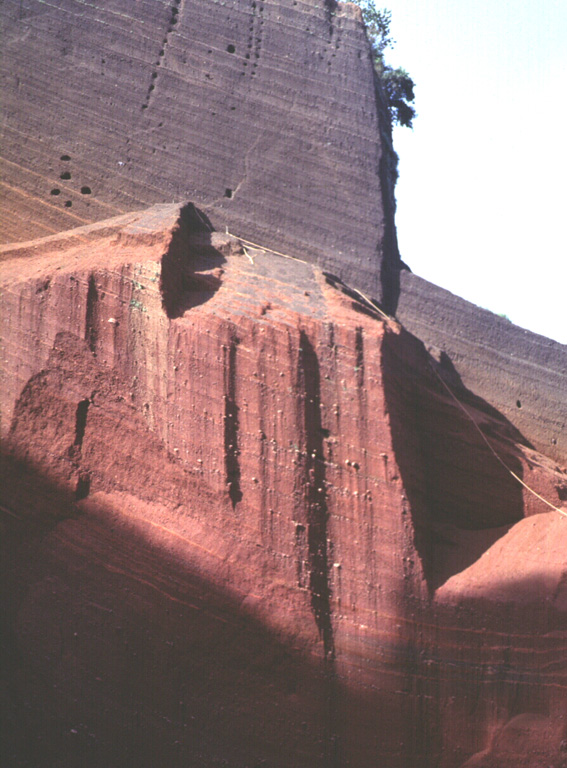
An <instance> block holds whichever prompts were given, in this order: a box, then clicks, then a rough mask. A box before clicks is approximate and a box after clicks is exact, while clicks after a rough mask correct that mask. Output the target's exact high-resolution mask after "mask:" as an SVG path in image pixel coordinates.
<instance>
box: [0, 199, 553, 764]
mask: <svg viewBox="0 0 567 768" xmlns="http://www.w3.org/2000/svg"><path fill="white" fill-rule="evenodd" d="M2 259H3V261H2V270H1V272H2V288H3V291H2V307H1V322H2V326H1V339H2V348H1V352H2V355H1V360H2V376H3V378H2V387H1V391H2V403H1V404H2V431H3V437H4V443H3V445H4V448H3V462H2V472H3V476H4V477H3V482H2V489H3V496H2V502H1V503H2V512H3V526H4V536H3V549H4V553H3V555H4V556H3V558H2V568H3V579H2V584H3V593H2V601H3V610H4V615H5V616H6V632H5V648H6V651H7V653H8V654H9V657H10V663H9V664H8V665H6V667H5V669H6V681H5V682H6V687H5V691H6V693H5V694H3V698H2V705H3V710H4V716H3V717H2V722H3V724H5V725H4V727H5V729H6V733H5V739H4V742H5V744H6V750H7V759H8V760H9V761H11V762H9V764H13V765H22V766H23V765H29V764H33V763H34V761H37V759H38V756H44V755H47V756H48V759H49V760H50V761H51V763H52V764H54V765H55V764H57V765H61V766H71V765H75V764H77V762H80V763H81V764H82V765H85V766H93V768H94V766H100V765H101V764H102V763H104V764H116V765H128V764H136V765H140V766H144V765H147V766H155V765H156V764H158V763H163V762H167V763H169V764H172V765H229V766H246V765H272V766H281V767H282V768H284V766H285V767H286V768H287V767H288V766H290V765H295V766H305V768H307V766H309V767H312V766H321V767H322V768H323V767H324V768H330V767H331V766H332V767H333V768H335V767H336V766H343V765H344V766H347V765H349V766H360V768H363V767H365V766H368V765H373V764H380V765H383V766H387V767H388V766H391V767H392V768H402V766H404V767H405V766H434V765H436V766H443V767H444V768H453V767H454V766H461V765H462V766H464V765H465V764H466V765H468V766H472V765H477V766H481V765H482V766H485V767H488V766H496V765H498V766H500V768H502V766H509V768H512V766H519V765H526V766H536V765H539V764H540V762H541V760H543V759H545V760H547V761H548V762H549V763H552V764H553V765H557V766H559V765H561V764H562V763H561V760H562V753H561V749H562V744H563V743H564V741H563V740H564V739H565V737H566V736H567V734H566V733H565V732H564V728H565V727H564V725H563V722H564V721H563V717H564V716H565V714H566V713H565V711H564V708H565V703H564V686H565V668H564V644H565V632H564V620H565V610H566V603H565V595H564V583H565V578H566V577H565V563H564V560H563V559H562V557H561V551H562V550H561V547H564V545H565V543H567V542H566V537H567V533H566V532H565V526H564V525H563V523H565V522H566V521H565V520H564V518H562V517H561V515H560V514H559V513H557V512H548V511H547V509H548V508H547V507H546V506H545V505H544V504H543V503H542V502H540V501H539V500H538V499H537V498H535V497H534V496H532V495H531V494H530V493H529V492H528V491H527V490H526V489H525V488H524V487H522V486H521V485H519V484H518V483H517V481H516V480H515V479H514V478H513V477H512V476H511V475H510V473H509V471H508V470H506V469H505V468H504V466H503V465H502V464H501V463H500V462H499V461H498V459H497V458H496V457H495V455H494V454H493V453H492V452H491V450H490V449H489V447H488V446H487V444H486V443H485V442H484V441H483V439H482V438H481V436H480V434H479V432H478V430H477V429H476V427H475V425H474V423H473V420H474V422H475V423H476V424H478V425H479V426H480V427H481V429H482V431H483V433H484V434H486V435H487V436H488V438H489V441H490V445H491V446H492V448H493V450H494V451H496V453H497V454H498V456H500V457H501V458H502V459H503V461H504V462H505V464H506V465H507V466H508V467H509V468H510V469H511V470H513V471H514V473H515V474H516V475H518V476H519V477H521V478H523V479H524V481H525V482H526V483H527V484H528V485H530V486H531V487H532V488H533V489H534V490H535V491H537V492H538V493H539V494H541V495H542V496H544V497H546V498H547V499H549V500H550V501H551V502H552V503H554V504H556V505H557V506H560V505H561V504H562V502H563V501H564V500H565V495H566V493H567V473H566V471H565V469H563V468H562V467H561V466H558V465H556V464H555V463H554V462H552V461H551V460H550V459H547V458H546V457H545V456H543V455H542V454H539V453H537V452H536V451H535V450H533V449H532V448H530V447H528V445H527V444H526V440H525V439H524V438H523V436H522V435H521V434H520V433H519V432H518V430H517V429H516V428H515V427H514V426H513V425H512V424H511V423H510V422H509V421H508V420H507V419H506V418H505V417H504V416H502V414H500V413H498V412H497V411H496V410H495V409H494V408H493V407H491V406H490V405H488V404H487V403H486V402H485V401H483V400H481V399H480V398H479V397H478V395H476V394H474V393H472V392H471V391H469V390H467V389H465V387H464V386H463V384H462V382H461V381H460V380H459V377H458V375H457V374H456V372H455V370H454V369H453V368H452V367H451V366H450V365H449V364H448V363H447V361H446V360H440V361H439V360H435V359H434V358H432V357H431V356H430V355H429V354H428V352H427V351H426V349H425V348H424V346H423V344H422V343H421V342H420V341H419V340H418V339H416V338H415V337H413V336H411V335H410V334H409V333H408V332H407V331H405V330H404V329H403V328H401V327H400V326H399V325H398V324H397V323H395V322H394V321H387V322H386V321H384V320H383V318H382V317H381V316H380V315H379V314H378V313H377V312H376V311H375V310H374V309H373V308H372V306H371V305H368V304H366V303H365V302H363V301H361V300H357V299H353V298H351V297H350V296H349V295H348V292H347V293H345V292H344V291H343V292H341V291H339V290H337V289H336V288H335V287H333V285H331V283H330V282H329V281H328V280H326V279H325V277H324V276H323V274H322V273H321V272H319V271H318V270H317V269H316V268H315V267H313V266H312V265H310V264H308V263H306V262H303V261H301V260H298V259H290V258H285V257H283V256H281V255H277V254H275V253H274V252H271V251H268V250H264V249H262V248H259V247H258V248H255V247H254V248H253V247H251V246H249V245H246V244H245V243H243V242H242V241H239V240H237V239H236V238H234V237H232V236H230V235H228V234H221V233H215V232H211V231H210V229H209V227H208V226H207V225H206V222H205V219H204V216H203V214H202V212H200V211H198V210H197V209H195V208H193V207H192V206H185V207H184V208H181V209H180V208H179V207H178V206H158V207H156V208H153V209H151V210H150V211H148V212H146V213H144V214H128V215H127V216H124V217H120V218H119V219H115V220H111V221H108V222H104V223H101V224H97V225H92V226H90V227H86V228H81V229H78V230H74V231H72V232H70V233H69V234H67V235H64V236H54V237H51V238H47V239H45V240H42V241H35V242H33V243H27V244H24V245H21V246H17V247H12V248H4V249H3V252H2ZM447 387H448V389H447ZM451 393H454V396H455V397H456V398H457V399H454V397H453V394H451ZM457 401H458V402H457ZM459 403H460V404H461V405H459ZM463 408H465V409H466V413H465V411H464V410H463ZM467 414H468V415H467ZM534 543H535V545H536V547H539V549H538V550H537V556H535V555H534V552H533V545H534ZM550 544H552V546H549V545H550ZM520 586H521V589H520ZM520 744H521V745H523V746H522V747H521V750H520V747H519V745H520ZM521 761H523V762H521ZM538 761H540V762H538Z"/></svg>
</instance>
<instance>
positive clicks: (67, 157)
mask: <svg viewBox="0 0 567 768" xmlns="http://www.w3.org/2000/svg"><path fill="white" fill-rule="evenodd" d="M103 64H104V61H103ZM59 159H60V160H62V161H63V162H64V163H68V162H69V160H70V159H71V158H70V156H69V155H61V157H60V158H59Z"/></svg>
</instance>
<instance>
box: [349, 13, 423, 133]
mask: <svg viewBox="0 0 567 768" xmlns="http://www.w3.org/2000/svg"><path fill="white" fill-rule="evenodd" d="M351 2H353V3H354V4H355V5H358V6H359V8H360V9H361V10H362V18H363V19H364V24H365V26H366V33H367V35H368V39H369V40H370V45H371V46H372V52H373V54H374V68H375V70H376V73H377V75H378V77H379V78H380V80H381V82H382V87H383V89H384V92H385V94H386V98H387V99H388V107H389V110H390V118H391V120H392V125H404V126H407V127H408V128H413V119H414V117H415V116H416V111H415V109H414V107H413V106H412V105H413V102H414V100H415V94H414V92H413V89H414V87H415V83H414V82H413V80H412V79H411V77H410V76H409V74H408V73H407V72H406V70H405V69H402V68H401V67H398V68H397V69H394V68H393V67H391V66H390V65H389V64H386V61H385V59H384V51H385V50H386V49H387V48H391V47H392V46H393V45H394V42H395V41H394V40H393V38H392V35H391V32H390V24H391V21H392V13H391V11H388V10H387V9H386V8H382V9H378V8H376V6H375V5H374V3H373V2H372V0H351Z"/></svg>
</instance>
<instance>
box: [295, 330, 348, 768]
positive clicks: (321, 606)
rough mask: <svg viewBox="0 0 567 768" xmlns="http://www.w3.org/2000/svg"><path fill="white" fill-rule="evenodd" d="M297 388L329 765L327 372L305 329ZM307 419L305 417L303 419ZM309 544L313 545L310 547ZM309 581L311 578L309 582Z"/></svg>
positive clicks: (332, 729)
mask: <svg viewBox="0 0 567 768" xmlns="http://www.w3.org/2000/svg"><path fill="white" fill-rule="evenodd" d="M297 385H298V386H297V394H298V399H299V400H300V401H301V405H300V413H299V414H298V416H299V420H300V424H299V426H300V427H301V428H302V429H301V432H300V433H302V434H303V440H304V445H303V449H304V456H303V466H302V469H303V487H304V494H303V505H304V510H303V514H302V521H304V522H298V523H296V546H297V547H298V550H299V552H298V554H299V557H300V558H301V560H300V566H303V563H304V562H305V559H306V561H307V562H306V565H307V571H308V573H307V574H306V576H307V578H306V577H305V575H304V574H303V573H301V571H302V570H303V567H298V571H299V572H300V575H301V576H302V580H303V582H304V586H307V588H308V589H309V592H310V597H311V610H312V611H313V617H314V619H315V623H316V624H317V629H318V630H319V636H320V638H321V640H322V641H323V652H324V658H323V665H324V666H323V669H324V673H325V685H326V689H327V690H326V694H325V701H326V707H327V711H326V715H325V734H324V745H325V760H324V764H325V765H326V766H328V767H329V768H335V767H336V766H338V765H339V742H338V737H337V714H336V713H337V701H336V698H337V686H336V670H335V639H334V633H333V623H332V616H331V587H330V580H329V557H330V554H329V541H328V525H327V523H328V508H327V493H326V484H325V483H326V477H325V455H324V452H323V437H324V430H323V425H322V420H321V374H320V370H319V360H318V358H317V353H316V351H315V349H314V348H313V345H312V343H311V341H310V340H309V338H308V336H307V334H306V333H305V331H301V332H300V335H299V356H298V366H297ZM301 422H302V423H301ZM305 550H307V551H305ZM305 582H306V583H305Z"/></svg>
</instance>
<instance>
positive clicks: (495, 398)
mask: <svg viewBox="0 0 567 768" xmlns="http://www.w3.org/2000/svg"><path fill="white" fill-rule="evenodd" d="M396 316H397V317H398V318H399V320H400V321H401V322H402V323H403V325H404V326H405V327H406V328H407V329H408V330H409V331H411V333H413V334H415V335H416V336H417V337H418V338H420V339H421V340H422V341H423V342H424V344H425V345H426V346H427V348H428V349H429V350H430V352H431V354H432V355H433V356H434V357H436V358H437V359H443V360H444V361H445V363H446V364H448V365H451V366H453V367H454V368H455V369H456V371H457V373H458V375H459V376H460V377H461V379H462V381H463V383H464V384H465V386H467V387H468V388H469V389H472V390H473V391H474V392H475V393H476V394H478V395H480V396H481V397H482V398H484V399H485V400H487V401H488V402H489V403H491V404H492V405H493V406H494V407H495V408H497V409H498V410H499V411H500V412H501V413H502V414H503V415H504V416H506V418H508V419H509V420H510V421H511V422H512V423H513V424H514V425H515V426H516V427H517V428H518V429H519V430H520V431H521V432H522V433H523V434H524V435H525V437H526V439H527V440H529V442H530V443H532V444H533V445H534V446H535V447H536V448H537V449H538V450H539V451H541V452H542V453H545V454H547V455H548V456H551V457H553V458H555V459H556V460H557V461H559V462H565V457H566V456H567V347H566V346H565V345H564V344H559V343H558V342H556V341H553V340H551V339H546V338H545V337H544V336H539V335H538V334H536V333H532V332H531V331H527V330H525V329H524V328H519V327H518V326H516V325H514V324H513V323H511V322H509V321H508V320H507V319H505V318H502V317H498V315H495V314H493V313H492V312H489V311H488V310H485V309H481V308H480V307H477V306H475V305H474V304H471V303H470V302H468V301H465V300H464V299H461V298H459V297H458V296H455V295H453V294H452V293H450V292H449V291H446V290H444V289H443V288H439V286H437V285H433V284H432V283H429V282H427V280H423V278H421V277H418V276H417V275H414V274H412V273H411V272H408V271H406V270H402V272H401V273H400V293H399V301H398V304H397V309H396Z"/></svg>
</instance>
